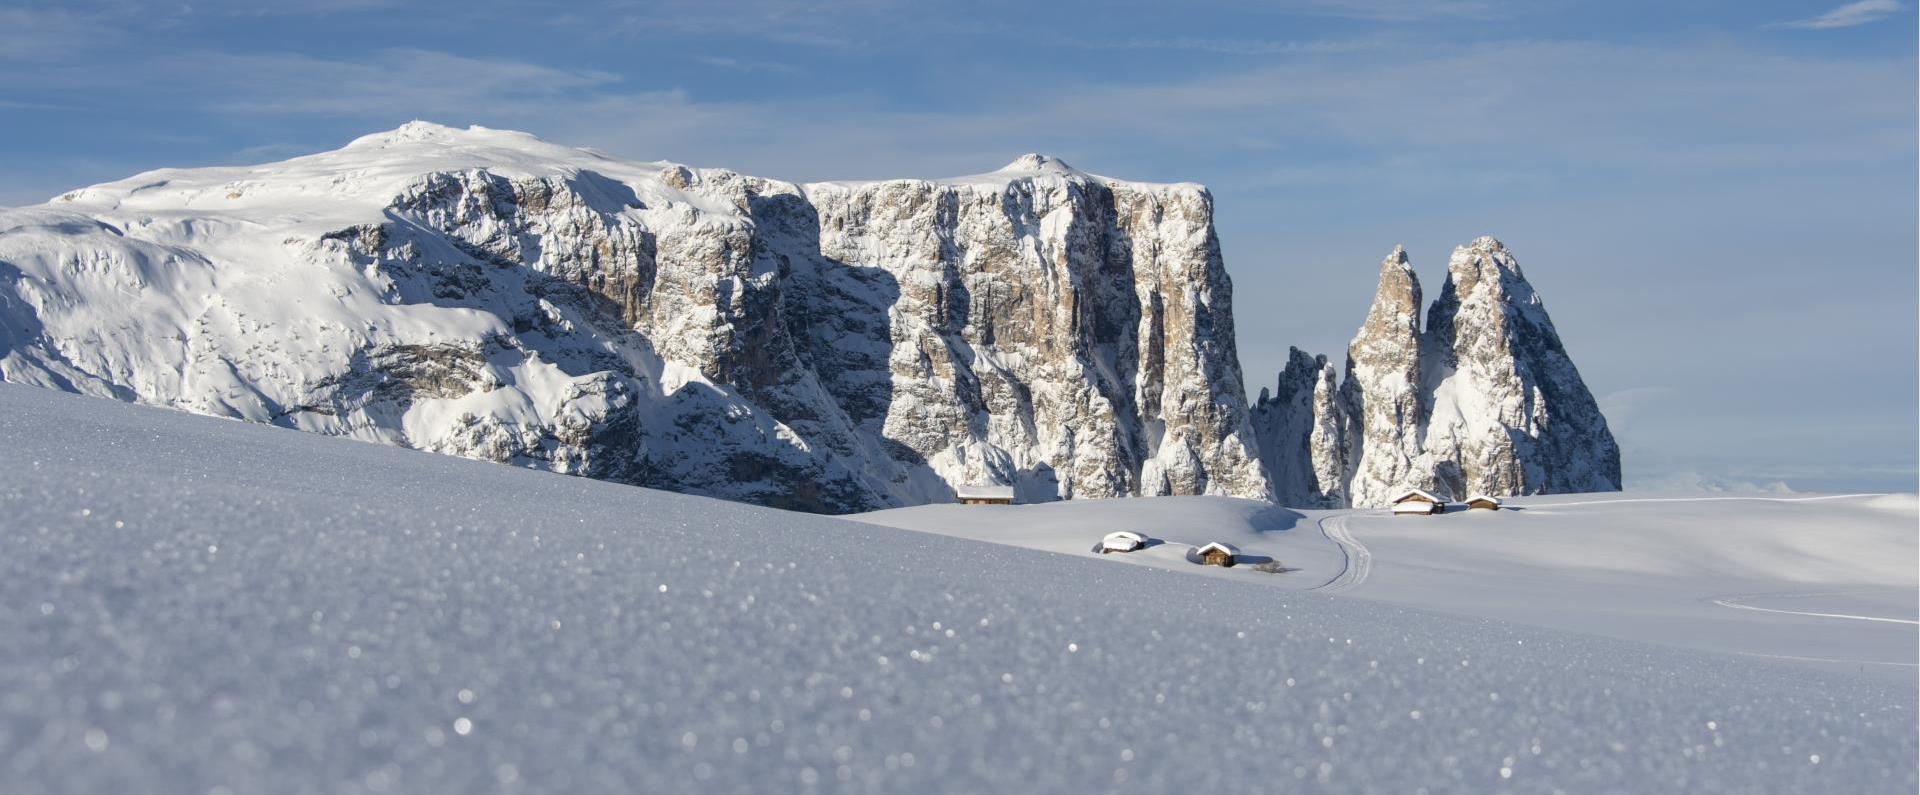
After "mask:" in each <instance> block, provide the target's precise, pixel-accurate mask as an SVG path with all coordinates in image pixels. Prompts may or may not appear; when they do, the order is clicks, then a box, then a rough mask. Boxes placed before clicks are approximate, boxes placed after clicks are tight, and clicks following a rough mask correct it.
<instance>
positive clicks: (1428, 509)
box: [1393, 489, 1446, 516]
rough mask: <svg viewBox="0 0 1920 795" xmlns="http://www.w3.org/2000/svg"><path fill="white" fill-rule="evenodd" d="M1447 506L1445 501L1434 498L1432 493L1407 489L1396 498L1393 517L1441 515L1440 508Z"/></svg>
mask: <svg viewBox="0 0 1920 795" xmlns="http://www.w3.org/2000/svg"><path fill="white" fill-rule="evenodd" d="M1445 504H1446V501H1445V500H1442V499H1440V498H1439V497H1436V496H1434V495H1433V493H1432V492H1427V491H1421V490H1420V489H1407V490H1406V491H1403V492H1400V493H1399V494H1397V495H1395V496H1394V498H1393V515H1394V516H1424V515H1427V514H1434V513H1439V512H1440V506H1442V505H1445Z"/></svg>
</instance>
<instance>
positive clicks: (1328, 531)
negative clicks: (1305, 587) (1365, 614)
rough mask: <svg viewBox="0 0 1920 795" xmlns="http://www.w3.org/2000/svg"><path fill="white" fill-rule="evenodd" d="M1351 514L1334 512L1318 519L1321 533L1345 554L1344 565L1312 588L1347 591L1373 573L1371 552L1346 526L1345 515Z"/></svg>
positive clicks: (1326, 590) (1331, 591)
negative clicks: (1336, 572)
mask: <svg viewBox="0 0 1920 795" xmlns="http://www.w3.org/2000/svg"><path fill="white" fill-rule="evenodd" d="M1352 515H1353V514H1350V513H1343V514H1336V515H1333V516H1325V517H1321V519H1320V520H1319V522H1318V524H1319V525H1320V533H1321V535H1324V536H1326V537H1327V540H1328V541H1332V542H1333V543H1334V544H1336V545H1338V546H1339V547H1340V554H1342V555H1345V556H1346V565H1344V566H1342V567H1341V569H1340V573H1339V574H1336V575H1334V576H1333V579H1331V580H1328V581H1326V583H1325V584H1322V585H1319V586H1316V587H1314V588H1313V589H1312V590H1315V591H1324V592H1327V593H1339V592H1341V591H1349V590H1352V589H1354V588H1357V587H1359V586H1360V584H1361V583H1364V582H1366V581H1367V575H1368V574H1371V573H1373V553H1372V552H1371V551H1369V550H1368V549H1367V545H1365V544H1362V543H1360V539H1357V538H1354V537H1353V531H1352V529H1350V528H1348V527H1347V517H1349V516H1352Z"/></svg>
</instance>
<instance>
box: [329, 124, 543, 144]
mask: <svg viewBox="0 0 1920 795" xmlns="http://www.w3.org/2000/svg"><path fill="white" fill-rule="evenodd" d="M503 138H507V139H517V140H519V141H534V142H538V141H539V140H540V139H539V138H537V137H535V136H533V135H532V134H530V133H523V132H517V131H514V130H495V129H492V128H488V127H482V126H480V125H478V124H473V125H468V126H467V127H465V128H464V129H463V128H460V127H449V126H447V125H444V124H436V123H434V122H430V121H423V120H421V119H414V120H413V121H410V122H407V123H406V124H402V125H400V126H398V127H395V128H393V129H391V130H386V131H383V132H377V133H369V134H367V135H363V136H360V137H359V138H355V139H354V140H353V142H352V143H350V144H347V147H348V148H369V147H384V146H391V145H394V144H400V143H455V142H480V141H496V142H497V141H498V140H500V139H503Z"/></svg>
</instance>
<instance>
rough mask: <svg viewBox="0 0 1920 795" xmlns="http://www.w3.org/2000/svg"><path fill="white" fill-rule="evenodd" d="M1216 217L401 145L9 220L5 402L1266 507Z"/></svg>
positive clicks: (796, 503)
mask: <svg viewBox="0 0 1920 795" xmlns="http://www.w3.org/2000/svg"><path fill="white" fill-rule="evenodd" d="M1230 304H1231V287H1230V284H1229V283H1228V280H1227V277H1226V273H1225V270H1224V268H1223V266H1222V263H1221V260H1220V255H1219V246H1218V243H1217V241H1216V240H1215V238H1214V232H1213V226H1212V198H1211V197H1210V196H1209V195H1208V194H1207V192H1206V191H1205V189H1203V188H1201V187H1200V186H1197V185H1191V184H1175V185H1154V184H1146V183H1132V182H1124V181H1120V180H1112V179H1108V178H1105V177H1099V176H1095V175H1090V174H1085V173H1082V172H1079V171H1075V170H1073V169H1071V168H1068V167H1067V166H1065V164H1063V163H1060V162H1059V161H1057V160H1053V159H1051V158H1045V157H1041V156H1037V155H1035V156H1027V157H1023V158H1021V159H1020V160H1018V161H1015V162H1014V163H1012V164H1010V165H1009V166H1008V167H1007V168H1005V169H1002V170H1000V171H997V172H993V173H989V174H983V175H979V176H974V177H964V178H958V179H953V180H937V181H918V180H895V181H886V182H869V183H823V184H818V185H804V186H802V185H793V184H789V183H783V182H777V181H772V180H765V179H759V178H756V177H748V176H743V175H739V174H735V173H733V172H730V171H724V170H714V169H693V168H687V167H684V166H679V165H674V164H671V163H637V162H627V161H620V160H615V159H612V158H608V157H605V156H602V155H600V154H597V153H595V152H592V151H587V150H580V149H573V148H568V147H562V146H556V145H553V144H548V143H545V142H543V141H540V140H538V139H536V138H534V137H532V136H529V135H526V134H523V133H515V132H507V131H499V130H486V129H481V128H472V129H466V130H456V129H450V128H446V127H441V126H437V125H432V124H425V123H419V122H416V123H411V124H408V125H405V126H403V127H401V128H399V129H397V130H393V131H390V132H386V133H380V134H376V135H370V136H366V137H363V138H361V139H358V140H356V141H354V142H352V143H351V144H349V145H347V146H346V147H345V148H343V149H340V150H338V151H334V152H327V153H323V154H318V155H312V156H308V157H301V158H295V159H293V160H288V161H285V162H281V163H273V164H267V165H262V166H254V167H239V168H209V169H191V170H179V169H167V170H161V171H154V172H149V173H146V174H141V175H138V176H136V177H133V178H130V179H127V180H123V181H120V182H115V183H109V184H105V185H97V186H93V187H90V188H84V189H81V190H77V191H74V192H72V193H69V194H66V195H64V196H61V197H58V198H57V199H55V200H54V201H52V202H49V203H48V204H46V205H42V206H37V207H30V208H22V209H17V210H0V379H4V380H8V381H15V382H25V383H32V384H37V385H43V386H53V387H57V388H61V389H68V390H73V391H80V392H86V393H90V394H98V395H110V396H113V397H116V398H120V399H123V400H134V401H139V402H144V403H153V404H158V405H164V406H171V407H176V408H183V409H187V410H190V411H195V412H200V413H207V414H215V415H220V416H228V417H239V418H244V419H249V420H253V421H258V422H269V423H274V424H278V425H283V426H288V427H294V428H299V429H302V430H308V431H316V432H320V433H326V434H332V435H342V436H350V437H353V438H357V439H365V440H374V441H381V442H386V443H389V444H396V445H402V446H408V447H414V448H418V449H423V450H432V451H437V452H444V453H452V454H456V455H462V456H467V457H472V458H481V459H486V460H492V461H501V462H511V463H516V464H521V465H526V466H533V467H537V468H542V469H548V470H552V471H556V472H567V473H574V474H584V475H588V476H591V477H596V478H601V479H608V480H615V481H621V482H626V483H636V484H644V485H655V486H661V487H666V488H673V489H676V490H682V491H688V492H693V493H700V494H710V495H716V496H723V497H728V498H733V499H740V500H746V501H750V502H758V503H763V504H770V505H779V506H785V507H793V508H800V509H805V510H812V511H826V512H834V511H848V510H857V509H868V508H874V507H881V506H889V505H903V504H913V503H919V502H926V501H934V500H945V499H950V498H951V497H952V487H953V486H955V485H966V484H976V483H988V482H998V483H1005V484H1012V485H1016V486H1017V487H1018V488H1019V489H1020V490H1021V491H1022V492H1023V497H1024V498H1026V499H1030V500H1037V499H1051V498H1055V497H1070V496H1082V497H1087V496H1093V497H1100V496H1117V495H1126V494H1201V493H1219V494H1232V495H1237V496H1245V497H1261V496H1265V495H1267V494H1268V493H1269V491H1268V484H1267V480H1266V478H1265V476H1264V474H1263V473H1262V470H1261V468H1260V466H1259V463H1258V460H1257V456H1256V454H1255V453H1254V449H1253V446H1252V444H1253V442H1252V434H1251V431H1250V429H1249V427H1248V425H1247V413H1246V406H1245V401H1244V398H1243V397H1242V387H1241V382H1240V371H1239V364H1238V361H1237V358H1236V354H1235V350H1234V343H1233V321H1232V315H1231V309H1230Z"/></svg>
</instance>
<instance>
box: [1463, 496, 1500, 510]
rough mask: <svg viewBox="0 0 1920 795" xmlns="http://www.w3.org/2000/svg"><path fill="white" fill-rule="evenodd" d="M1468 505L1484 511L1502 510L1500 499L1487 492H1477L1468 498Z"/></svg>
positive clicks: (1470, 507)
mask: <svg viewBox="0 0 1920 795" xmlns="http://www.w3.org/2000/svg"><path fill="white" fill-rule="evenodd" d="M1467 507H1468V508H1469V509H1479V510H1482V511H1497V510H1500V501H1499V500H1497V499H1494V498H1493V497H1489V496H1487V495H1485V494H1475V495H1473V496H1471V497H1468V498H1467Z"/></svg>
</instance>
